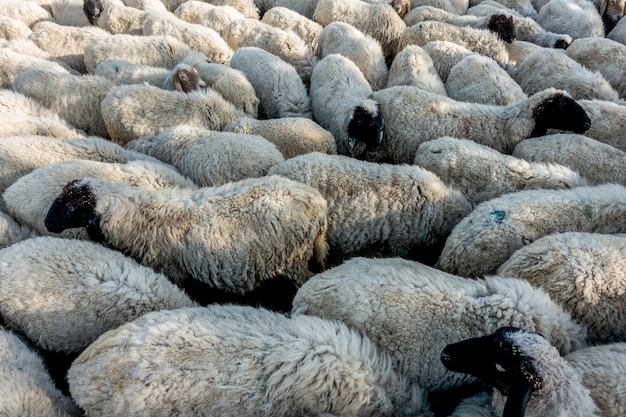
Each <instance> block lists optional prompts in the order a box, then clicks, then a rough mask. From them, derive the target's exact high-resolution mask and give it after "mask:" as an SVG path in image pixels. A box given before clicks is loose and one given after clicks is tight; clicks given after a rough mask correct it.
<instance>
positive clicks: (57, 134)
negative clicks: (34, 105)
mask: <svg viewBox="0 0 626 417" xmlns="http://www.w3.org/2000/svg"><path fill="white" fill-rule="evenodd" d="M20 135H37V136H42V137H43V136H46V137H54V138H64V139H73V138H80V137H83V136H85V132H83V131H82V130H80V129H77V128H75V127H74V126H72V125H70V124H69V123H67V122H66V121H65V120H64V119H62V118H61V117H60V116H58V115H53V116H47V117H41V116H35V115H30V114H20V113H12V112H0V138H5V137H9V136H20ZM2 140H4V139H2Z"/></svg>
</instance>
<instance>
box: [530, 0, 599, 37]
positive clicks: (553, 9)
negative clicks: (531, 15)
mask: <svg viewBox="0 0 626 417" xmlns="http://www.w3.org/2000/svg"><path fill="white" fill-rule="evenodd" d="M537 23H539V25H541V27H543V28H544V29H545V30H548V31H550V32H555V33H564V34H567V35H570V36H571V37H572V38H573V39H578V38H587V37H592V36H604V24H603V23H602V17H601V16H600V13H598V9H597V8H596V6H595V5H594V4H593V3H592V2H590V1H587V0H550V1H549V2H548V3H547V4H546V5H545V6H543V7H542V8H541V9H540V10H539V15H538V16H537Z"/></svg>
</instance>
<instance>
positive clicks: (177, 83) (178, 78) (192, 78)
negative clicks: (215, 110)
mask: <svg viewBox="0 0 626 417" xmlns="http://www.w3.org/2000/svg"><path fill="white" fill-rule="evenodd" d="M172 84H173V85H174V89H175V90H177V91H184V92H185V93H189V92H191V91H196V90H198V91H204V90H206V83H205V82H204V81H203V80H202V78H200V75H199V74H198V70H197V69H196V68H195V67H192V66H187V67H185V68H180V69H179V70H178V71H176V72H175V73H174V74H173V75H172Z"/></svg>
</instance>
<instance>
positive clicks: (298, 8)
mask: <svg viewBox="0 0 626 417" xmlns="http://www.w3.org/2000/svg"><path fill="white" fill-rule="evenodd" d="M318 2H319V0H254V3H255V4H256V6H257V7H258V9H259V13H260V15H261V16H264V15H265V13H267V11H268V10H271V9H272V8H274V7H284V8H286V9H289V10H293V11H294V12H296V13H298V14H301V15H302V16H304V17H306V18H307V19H311V20H313V13H315V7H316V6H317V3H318Z"/></svg>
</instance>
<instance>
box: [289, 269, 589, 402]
mask: <svg viewBox="0 0 626 417" xmlns="http://www.w3.org/2000/svg"><path fill="white" fill-rule="evenodd" d="M399 306H401V307H399ZM292 314H308V315H314V316H319V317H322V318H326V319H330V320H339V321H342V322H344V323H346V324H347V325H348V326H350V327H353V328H355V329H357V330H359V331H361V332H363V333H364V334H365V335H366V336H368V337H369V338H370V339H372V340H373V341H374V342H375V343H376V344H377V345H378V346H380V347H381V349H382V350H384V351H387V352H389V353H390V354H391V356H392V358H393V359H394V365H395V366H396V367H397V369H398V370H399V371H400V372H401V373H403V374H405V375H406V376H407V377H408V378H409V381H411V382H412V383H417V384H419V385H420V386H421V387H423V388H424V389H426V390H428V391H437V390H441V389H447V388H453V387H455V386H459V385H461V384H463V383H467V382H470V379H469V378H468V377H467V376H466V375H461V374H457V373H452V372H449V371H447V370H446V369H445V368H444V366H443V364H442V363H441V362H440V359H439V357H440V353H441V350H442V349H443V347H444V346H445V345H446V344H447V343H450V342H452V341H457V340H462V339H463V338H466V337H469V336H470V335H475V336H482V335H483V334H485V333H487V332H490V331H493V330H495V329H497V328H498V327H501V326H503V325H515V326H519V327H522V328H525V329H528V330H529V331H537V332H540V333H541V334H543V335H545V336H546V337H547V338H548V339H549V340H550V342H551V343H553V344H554V345H555V346H556V347H557V349H559V350H560V351H561V352H562V353H563V354H565V353H568V352H570V351H572V350H576V349H578V348H581V347H584V346H585V336H586V332H585V328H584V326H582V325H580V324H578V323H576V322H575V321H573V320H572V318H571V316H570V315H569V313H567V312H566V311H565V310H563V309H562V308H561V307H560V306H559V305H557V304H556V303H554V302H552V301H551V300H550V298H549V297H548V295H547V294H546V293H545V292H544V291H542V290H541V289H537V288H533V287H532V286H531V285H530V284H528V283H527V282H525V281H523V280H516V279H511V278H502V277H495V276H494V277H487V278H486V279H485V280H480V281H475V280H469V279H465V278H460V277H456V276H452V275H449V274H446V273H445V272H442V271H439V270H437V269H434V268H430V267H428V266H426V265H423V264H420V263H418V262H412V261H408V260H405V259H402V258H380V259H372V258H352V259H350V260H348V261H346V262H344V263H343V264H342V265H339V266H336V267H334V268H331V269H329V270H327V271H325V272H322V273H320V274H317V275H315V276H314V277H312V278H311V279H310V280H309V281H307V282H306V283H305V284H304V285H303V286H302V287H301V288H300V289H299V290H298V293H297V294H296V296H295V298H294V301H293V310H292ZM418 335H419V336H418Z"/></svg>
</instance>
